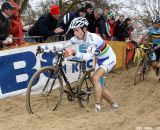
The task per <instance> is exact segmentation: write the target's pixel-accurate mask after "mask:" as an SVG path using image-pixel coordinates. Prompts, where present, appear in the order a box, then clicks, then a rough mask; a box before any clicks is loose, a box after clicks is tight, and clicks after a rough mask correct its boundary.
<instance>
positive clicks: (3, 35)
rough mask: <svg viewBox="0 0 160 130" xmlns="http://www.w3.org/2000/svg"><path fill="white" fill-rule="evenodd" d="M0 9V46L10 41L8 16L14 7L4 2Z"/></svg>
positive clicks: (9, 16) (11, 14)
mask: <svg viewBox="0 0 160 130" xmlns="http://www.w3.org/2000/svg"><path fill="white" fill-rule="evenodd" d="M1 9H2V11H0V48H3V47H4V46H5V45H7V44H11V43H12V37H11V36H9V31H10V30H9V28H10V18H11V17H12V16H13V15H14V10H15V7H14V6H12V5H11V3H9V2H4V3H3V4H2V6H1Z"/></svg>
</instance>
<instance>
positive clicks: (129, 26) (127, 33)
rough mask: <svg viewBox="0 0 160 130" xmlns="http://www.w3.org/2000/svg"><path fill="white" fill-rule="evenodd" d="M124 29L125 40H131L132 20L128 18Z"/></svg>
mask: <svg viewBox="0 0 160 130" xmlns="http://www.w3.org/2000/svg"><path fill="white" fill-rule="evenodd" d="M123 26H124V27H122V28H124V29H125V31H124V36H125V40H126V39H128V40H131V32H132V31H133V26H132V20H131V19H130V18H126V19H125V21H124V23H123Z"/></svg>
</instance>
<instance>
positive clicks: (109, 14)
mask: <svg viewBox="0 0 160 130" xmlns="http://www.w3.org/2000/svg"><path fill="white" fill-rule="evenodd" d="M103 15H104V17H105V19H106V21H107V20H108V19H109V18H111V17H113V14H112V12H111V11H110V9H109V7H106V8H104V9H103Z"/></svg>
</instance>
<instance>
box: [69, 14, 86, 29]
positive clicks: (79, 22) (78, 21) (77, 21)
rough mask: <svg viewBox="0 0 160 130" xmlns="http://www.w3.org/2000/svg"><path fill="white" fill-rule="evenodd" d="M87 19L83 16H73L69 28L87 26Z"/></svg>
mask: <svg viewBox="0 0 160 130" xmlns="http://www.w3.org/2000/svg"><path fill="white" fill-rule="evenodd" d="M88 24H89V23H88V21H87V19H86V18H83V17H77V18H74V19H73V20H72V22H71V24H70V29H74V28H81V27H84V26H88Z"/></svg>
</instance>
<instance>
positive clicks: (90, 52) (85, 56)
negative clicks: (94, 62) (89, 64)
mask: <svg viewBox="0 0 160 130" xmlns="http://www.w3.org/2000/svg"><path fill="white" fill-rule="evenodd" d="M95 51H96V47H95V46H89V47H88V48H87V52H86V53H81V52H76V51H75V52H74V53H75V54H74V56H76V57H78V58H80V59H81V60H90V59H91V58H92V57H93V56H94V54H95Z"/></svg>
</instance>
